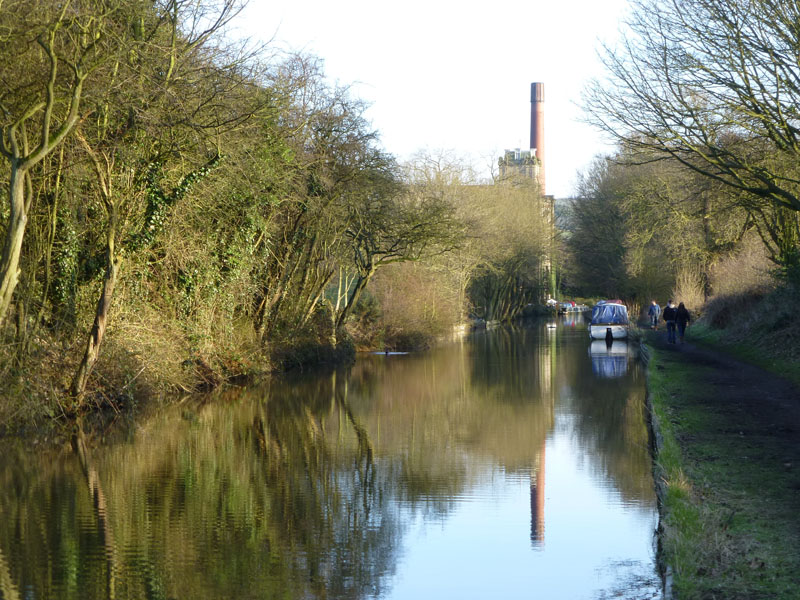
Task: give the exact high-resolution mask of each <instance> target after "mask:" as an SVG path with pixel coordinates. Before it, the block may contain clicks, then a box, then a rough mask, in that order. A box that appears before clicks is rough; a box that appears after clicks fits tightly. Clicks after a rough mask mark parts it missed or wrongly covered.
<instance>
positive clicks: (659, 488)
mask: <svg viewBox="0 0 800 600" xmlns="http://www.w3.org/2000/svg"><path fill="white" fill-rule="evenodd" d="M639 360H640V361H641V362H642V365H644V372H645V408H646V410H647V431H648V435H649V438H650V458H651V461H652V467H653V483H654V486H655V492H656V505H657V507H658V527H657V529H656V531H655V535H656V566H657V568H658V571H659V574H660V575H661V585H662V591H663V600H674V594H673V591H672V588H673V574H672V566H671V565H669V564H667V563H666V562H665V561H664V556H663V551H662V546H661V544H662V536H663V532H664V530H663V526H662V523H663V521H664V498H665V496H666V493H667V486H666V480H665V477H664V473H663V469H662V468H661V467H660V466H659V461H658V460H657V459H658V456H659V455H660V453H661V451H662V449H663V446H664V436H663V434H662V433H661V423H660V421H659V418H658V415H657V414H656V411H655V409H654V406H653V399H652V395H651V391H650V390H651V386H650V349H649V348H648V346H647V344H646V343H645V341H644V339H641V338H640V340H639Z"/></svg>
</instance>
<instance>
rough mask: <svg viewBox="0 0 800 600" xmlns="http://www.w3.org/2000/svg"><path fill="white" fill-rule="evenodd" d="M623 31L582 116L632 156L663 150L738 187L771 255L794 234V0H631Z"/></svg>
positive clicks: (797, 39) (793, 244)
mask: <svg viewBox="0 0 800 600" xmlns="http://www.w3.org/2000/svg"><path fill="white" fill-rule="evenodd" d="M632 4H633V12H632V16H631V18H630V21H629V26H630V31H629V33H628V34H627V35H626V36H624V38H623V40H622V42H621V44H620V46H619V47H618V48H617V49H611V48H606V50H605V53H604V62H605V65H606V67H607V69H608V73H609V75H608V79H607V80H605V81H596V82H594V84H593V85H592V86H591V87H590V88H589V89H588V90H587V92H586V96H585V105H586V108H587V109H588V111H589V112H590V114H591V117H590V119H591V121H593V122H594V123H595V124H597V125H598V126H599V127H601V128H602V129H603V130H605V131H606V132H607V133H609V134H610V135H612V136H613V137H615V138H616V139H618V140H619V141H620V142H622V143H623V145H624V146H626V147H627V148H629V149H634V150H636V149H639V150H644V151H645V156H646V158H645V159H644V160H653V159H654V158H655V159H659V158H665V157H669V158H672V159H675V160H677V161H679V162H680V163H682V164H683V165H684V166H686V167H688V168H690V169H693V170H694V171H696V172H698V173H700V174H702V175H704V176H706V177H709V178H712V179H714V180H716V181H719V182H722V183H723V184H725V185H727V186H730V187H732V188H735V189H736V190H738V191H740V192H742V194H741V196H740V203H741V205H742V206H743V207H745V208H747V209H748V210H749V211H750V213H751V215H752V216H753V217H755V218H756V219H757V223H758V224H760V226H761V230H762V237H763V238H764V240H765V242H767V243H768V245H770V247H771V248H772V249H773V252H774V254H775V258H776V261H778V262H780V263H783V264H784V265H787V264H788V265H791V264H792V263H797V262H798V260H799V257H798V254H799V252H798V247H797V242H798V237H799V236H800V229H799V227H800V222H799V221H798V213H799V212H800V170H798V168H797V164H798V158H800V112H799V111H800V69H798V62H797V56H798V53H800V29H798V28H797V23H798V21H799V20H800V5H798V4H797V3H796V2H787V1H785V0H666V1H664V0H633V2H632ZM654 153H655V154H654Z"/></svg>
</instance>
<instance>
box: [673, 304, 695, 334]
mask: <svg viewBox="0 0 800 600" xmlns="http://www.w3.org/2000/svg"><path fill="white" fill-rule="evenodd" d="M691 320H692V319H691V317H690V316H689V311H688V310H686V307H685V306H684V305H683V302H681V303H680V304H678V309H677V310H676V311H675V325H677V327H678V337H679V338H680V340H681V344H682V343H683V336H684V334H685V333H686V326H687V325H689V321H691Z"/></svg>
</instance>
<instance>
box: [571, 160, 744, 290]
mask: <svg viewBox="0 0 800 600" xmlns="http://www.w3.org/2000/svg"><path fill="white" fill-rule="evenodd" d="M637 156H638V157H641V156H642V154H641V152H640V151H639V152H638V153H637ZM631 160H632V158H631V156H630V155H626V154H625V153H623V152H621V153H619V154H618V155H616V156H614V157H609V158H605V159H597V160H596V161H595V163H594V164H593V165H592V166H591V167H590V168H589V169H588V170H587V171H586V172H585V173H584V174H583V176H582V178H581V181H580V185H579V189H578V197H577V198H576V199H575V200H574V201H573V202H572V203H571V206H570V210H569V215H568V222H569V229H570V231H569V234H568V236H567V247H568V248H569V261H568V264H569V269H568V282H567V284H568V287H569V288H570V289H572V290H573V291H574V292H576V293H580V294H585V295H605V296H611V297H622V298H627V299H631V300H638V301H641V302H642V303H643V304H644V303H646V301H647V300H648V299H649V298H651V297H653V296H657V297H664V296H667V295H673V293H674V292H675V291H676V290H677V291H678V292H679V294H680V295H681V297H682V298H683V299H684V300H687V301H689V302H691V305H692V306H699V305H700V304H702V302H703V301H704V299H705V297H706V296H707V295H709V294H710V293H711V292H712V289H711V272H712V270H713V268H714V266H715V265H716V264H717V263H718V262H719V261H720V260H721V259H722V258H723V257H724V256H726V255H727V254H729V253H730V252H732V251H733V250H734V249H735V248H736V247H737V245H738V244H739V243H740V242H741V240H742V239H743V237H744V236H745V235H746V233H747V232H748V231H749V230H750V229H752V220H751V219H750V217H749V216H748V214H747V211H746V210H744V209H743V208H741V207H740V206H739V205H738V197H737V196H736V195H735V194H733V193H732V192H731V190H730V188H729V187H727V186H724V185H721V184H719V183H717V182H714V181H713V180H709V179H707V178H704V177H702V176H700V175H698V174H696V173H694V172H692V171H687V170H686V169H684V168H682V167H681V166H680V165H679V164H676V163H675V162H670V161H653V162H647V161H645V162H644V164H631Z"/></svg>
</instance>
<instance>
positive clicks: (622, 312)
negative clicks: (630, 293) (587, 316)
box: [592, 302, 628, 325]
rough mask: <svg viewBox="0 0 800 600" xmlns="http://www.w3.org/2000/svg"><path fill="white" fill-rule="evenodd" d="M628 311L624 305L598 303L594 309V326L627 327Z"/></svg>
mask: <svg viewBox="0 0 800 600" xmlns="http://www.w3.org/2000/svg"><path fill="white" fill-rule="evenodd" d="M627 324H628V309H627V308H625V305H624V304H616V303H613V304H612V303H610V302H598V303H597V306H595V307H594V308H593V309H592V325H627Z"/></svg>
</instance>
